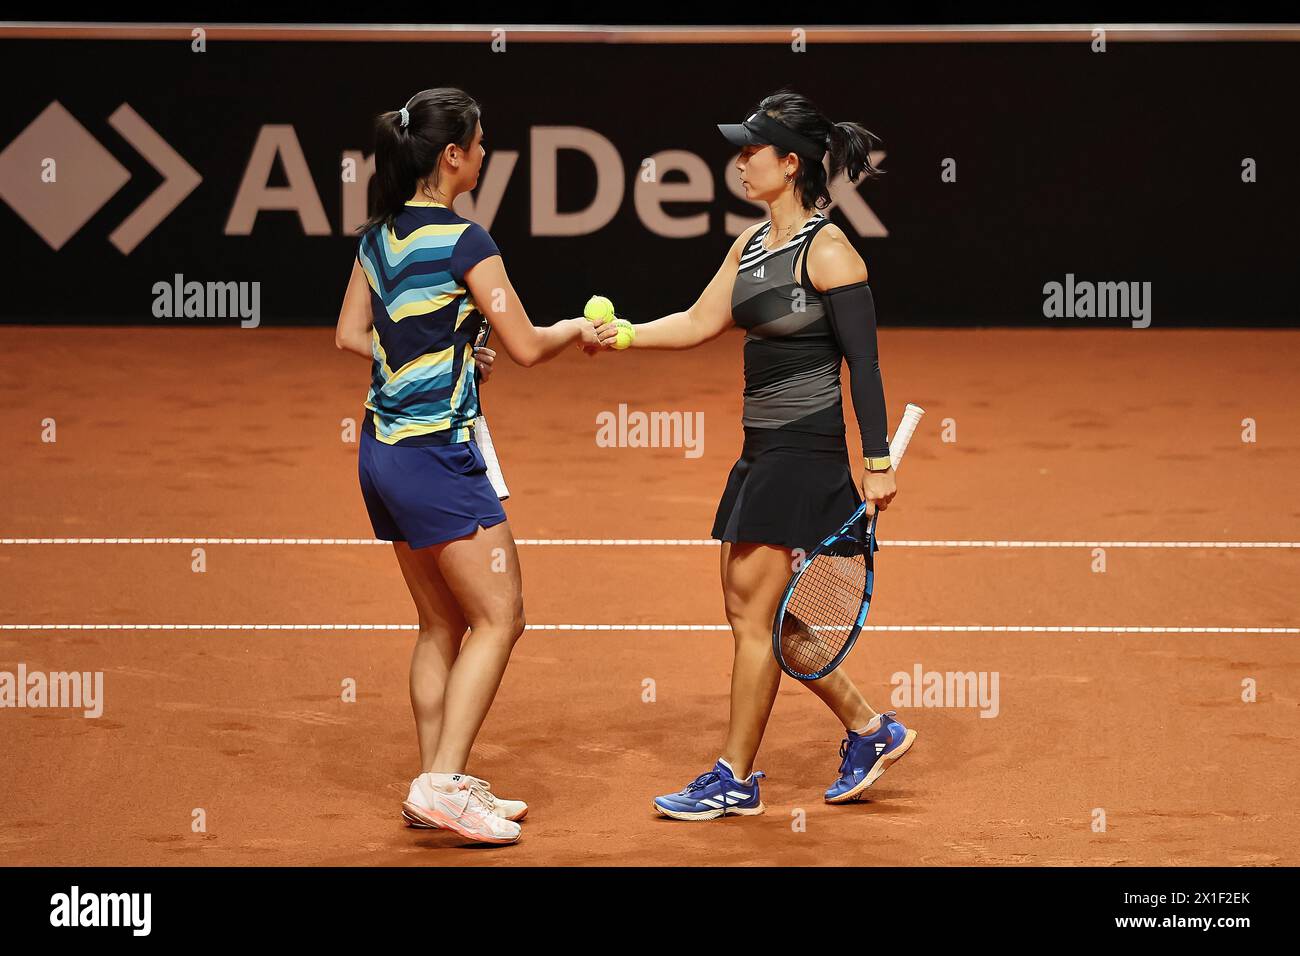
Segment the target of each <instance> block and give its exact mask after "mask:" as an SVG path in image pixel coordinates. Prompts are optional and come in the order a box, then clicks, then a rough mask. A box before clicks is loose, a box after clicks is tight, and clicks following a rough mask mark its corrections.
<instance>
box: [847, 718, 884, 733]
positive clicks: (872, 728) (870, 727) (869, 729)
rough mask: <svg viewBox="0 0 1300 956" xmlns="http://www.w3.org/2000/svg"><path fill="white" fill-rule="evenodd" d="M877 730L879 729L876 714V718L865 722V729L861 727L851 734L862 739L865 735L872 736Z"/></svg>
mask: <svg viewBox="0 0 1300 956" xmlns="http://www.w3.org/2000/svg"><path fill="white" fill-rule="evenodd" d="M879 729H880V715H879V714H876V716H874V717H872V718H871V719H870V720H869V721H867V725H866V726H865V727H863V728H862V729H861V730H855V731H853V732H854V733H855V734H857V735H858V736H859V737H864V736H866V735H867V734H874V733H875V732H876V731H877V730H879Z"/></svg>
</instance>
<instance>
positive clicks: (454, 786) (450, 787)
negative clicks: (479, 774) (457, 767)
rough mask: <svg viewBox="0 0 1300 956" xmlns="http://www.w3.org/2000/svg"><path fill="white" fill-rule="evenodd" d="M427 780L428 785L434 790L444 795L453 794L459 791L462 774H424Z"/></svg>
mask: <svg viewBox="0 0 1300 956" xmlns="http://www.w3.org/2000/svg"><path fill="white" fill-rule="evenodd" d="M425 776H426V777H428V778H429V784H430V786H432V787H433V788H434V789H436V790H441V791H443V792H444V793H453V792H454V791H456V790H459V789H460V779H461V777H462V776H464V775H463V774H459V773H433V772H429V773H426V774H425Z"/></svg>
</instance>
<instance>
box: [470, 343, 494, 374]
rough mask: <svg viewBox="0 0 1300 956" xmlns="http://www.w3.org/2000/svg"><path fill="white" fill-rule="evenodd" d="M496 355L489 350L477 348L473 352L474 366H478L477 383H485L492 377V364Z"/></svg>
mask: <svg viewBox="0 0 1300 956" xmlns="http://www.w3.org/2000/svg"><path fill="white" fill-rule="evenodd" d="M496 358H497V353H496V352H495V351H493V350H492V349H490V348H486V347H484V348H478V349H475V350H474V364H475V365H477V366H478V374H479V381H480V382H486V381H487V380H488V379H489V378H491V377H492V363H493V362H495V361H496Z"/></svg>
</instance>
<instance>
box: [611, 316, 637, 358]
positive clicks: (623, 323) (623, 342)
mask: <svg viewBox="0 0 1300 956" xmlns="http://www.w3.org/2000/svg"><path fill="white" fill-rule="evenodd" d="M614 328H616V329H618V335H617V336H615V338H614V348H616V349H620V350H621V349H630V348H631V347H632V343H633V342H635V341H636V329H635V328H633V326H632V323H631V322H629V321H628V320H627V319H618V318H616V319H614Z"/></svg>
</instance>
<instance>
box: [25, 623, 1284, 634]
mask: <svg viewBox="0 0 1300 956" xmlns="http://www.w3.org/2000/svg"><path fill="white" fill-rule="evenodd" d="M526 629H527V630H530V631H558V632H564V631H671V632H683V631H730V630H731V627H730V626H729V625H726V624H529V625H527V626H526ZM416 630H419V625H418V624H0V631H416ZM862 630H864V631H905V632H908V633H916V634H926V633H942V634H948V633H981V634H983V633H994V634H1003V633H1005V634H1300V627H1148V626H1145V625H1087V626H1070V625H1027V624H1025V625H1022V624H997V625H993V624H868V625H866V626H864V627H863V628H862Z"/></svg>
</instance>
